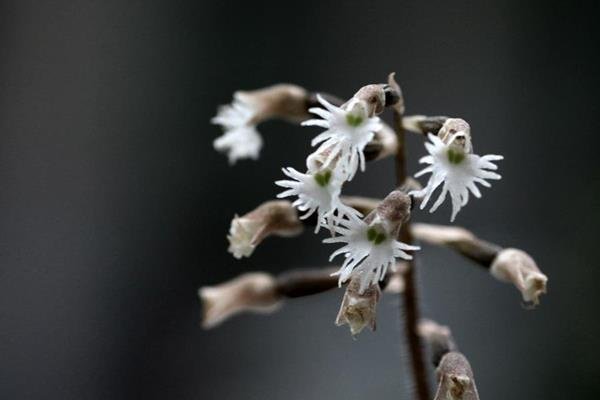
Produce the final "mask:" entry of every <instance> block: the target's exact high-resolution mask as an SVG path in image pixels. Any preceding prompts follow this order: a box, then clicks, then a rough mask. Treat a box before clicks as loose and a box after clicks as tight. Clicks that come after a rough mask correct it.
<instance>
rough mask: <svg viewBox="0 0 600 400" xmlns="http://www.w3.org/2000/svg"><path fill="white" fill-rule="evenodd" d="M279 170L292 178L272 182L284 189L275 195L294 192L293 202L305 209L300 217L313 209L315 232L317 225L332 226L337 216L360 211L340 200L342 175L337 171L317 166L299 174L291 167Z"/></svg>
mask: <svg viewBox="0 0 600 400" xmlns="http://www.w3.org/2000/svg"><path fill="white" fill-rule="evenodd" d="M282 170H283V173H284V174H285V175H286V176H288V177H290V178H292V179H293V180H280V181H277V182H275V184H276V185H278V186H281V187H283V188H286V189H287V190H285V191H283V192H282V193H279V194H278V195H277V197H279V198H284V197H289V196H298V199H297V200H296V201H294V203H293V206H294V207H296V208H297V209H298V210H300V211H302V212H305V213H304V215H302V216H301V217H300V219H306V218H308V217H310V216H311V215H312V214H314V213H315V211H316V212H317V214H318V221H317V226H316V228H315V233H316V232H318V231H319V228H320V227H321V226H327V227H329V229H333V226H334V224H335V223H336V221H337V220H338V219H339V218H342V217H344V216H350V215H354V216H358V215H360V213H359V212H358V211H356V210H355V209H353V208H352V207H349V206H346V205H345V204H343V203H342V201H341V200H340V192H341V190H342V183H343V179H342V178H341V176H340V173H339V171H336V170H333V171H332V170H329V169H325V170H321V171H316V172H313V173H311V172H307V173H306V174H303V173H301V172H298V171H296V170H295V169H294V168H283V169H282Z"/></svg>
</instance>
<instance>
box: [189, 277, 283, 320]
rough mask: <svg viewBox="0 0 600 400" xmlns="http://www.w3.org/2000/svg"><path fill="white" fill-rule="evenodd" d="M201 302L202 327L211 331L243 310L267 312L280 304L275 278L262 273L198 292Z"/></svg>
mask: <svg viewBox="0 0 600 400" xmlns="http://www.w3.org/2000/svg"><path fill="white" fill-rule="evenodd" d="M198 296H199V297H200V301H201V303H202V327H203V328H205V329H210V328H213V327H215V326H217V325H218V324H220V323H221V322H223V321H224V320H226V319H227V318H229V317H231V316H233V315H235V314H238V313H241V312H245V311H253V312H258V313H269V312H272V311H274V310H275V309H277V307H279V305H280V300H281V296H280V295H279V294H278V292H277V284H276V280H275V278H273V277H272V276H271V275H269V274H266V273H261V272H253V273H247V274H243V275H240V276H238V277H237V278H235V279H233V280H231V281H228V282H225V283H222V284H220V285H217V286H205V287H202V288H200V289H199V290H198Z"/></svg>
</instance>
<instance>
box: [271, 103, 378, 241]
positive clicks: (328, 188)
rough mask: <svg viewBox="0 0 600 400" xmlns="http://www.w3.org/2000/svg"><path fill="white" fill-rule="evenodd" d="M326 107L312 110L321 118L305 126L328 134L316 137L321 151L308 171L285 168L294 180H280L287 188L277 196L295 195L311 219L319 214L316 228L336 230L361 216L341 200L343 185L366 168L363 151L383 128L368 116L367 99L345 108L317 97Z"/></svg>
mask: <svg viewBox="0 0 600 400" xmlns="http://www.w3.org/2000/svg"><path fill="white" fill-rule="evenodd" d="M317 99H318V101H319V103H320V104H321V105H322V106H323V108H318V107H313V108H311V109H309V111H310V112H311V113H313V114H315V115H317V116H319V117H321V118H322V119H310V120H308V121H305V122H303V123H302V125H304V126H319V127H322V128H325V131H324V132H323V133H321V134H320V135H318V136H317V137H315V138H314V139H313V141H312V145H313V146H317V145H319V147H318V149H317V150H316V151H315V152H314V153H312V154H311V155H309V156H308V158H307V168H308V170H307V172H306V173H304V174H303V173H301V172H298V171H296V170H295V169H293V168H284V169H283V172H284V174H285V175H286V176H287V177H289V178H291V180H280V181H277V182H276V184H277V185H278V186H281V187H283V188H286V189H287V190H285V191H284V192H282V193H280V194H279V195H278V197H289V196H295V197H297V198H298V199H297V200H296V201H295V202H294V203H293V204H294V206H296V207H298V209H299V210H300V211H302V212H305V214H304V215H303V218H308V217H309V216H310V215H312V214H313V213H314V212H317V214H318V220H317V227H316V229H315V232H318V230H319V227H321V226H327V227H328V228H329V229H330V230H333V228H334V226H335V225H337V223H338V222H339V221H342V220H344V219H353V218H357V217H358V216H360V213H359V212H358V211H356V210H354V209H353V208H351V207H348V206H346V205H344V204H343V203H342V201H341V200H340V194H341V191H342V186H343V184H344V182H346V181H350V180H352V178H353V177H354V175H355V174H356V171H357V170H358V168H359V166H360V168H361V170H364V169H365V158H364V153H363V151H364V148H365V146H366V145H367V144H368V143H369V142H370V141H371V140H372V139H373V137H374V136H375V132H376V131H378V130H379V129H381V123H380V122H379V118H378V117H376V116H369V106H368V105H367V104H366V102H365V101H364V100H361V99H358V98H353V99H351V100H350V101H349V102H348V103H346V104H345V105H344V106H342V107H337V106H335V105H333V104H331V103H329V102H328V101H327V100H325V99H324V98H323V97H321V96H317Z"/></svg>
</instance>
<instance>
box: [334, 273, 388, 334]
mask: <svg viewBox="0 0 600 400" xmlns="http://www.w3.org/2000/svg"><path fill="white" fill-rule="evenodd" d="M359 289H360V279H358V278H356V277H354V278H352V279H351V280H350V283H349V284H348V286H347V287H346V293H344V299H343V300H342V305H341V307H340V311H339V313H338V316H337V318H336V320H335V323H336V325H338V326H341V325H344V324H348V326H349V327H350V333H351V334H352V336H356V335H358V334H359V333H360V332H361V331H362V330H363V329H364V328H365V327H369V328H370V329H371V330H372V331H374V330H375V327H376V318H377V302H379V297H380V296H381V289H380V288H379V285H371V286H369V287H368V288H367V289H366V290H365V291H364V292H363V293H362V294H360V291H359Z"/></svg>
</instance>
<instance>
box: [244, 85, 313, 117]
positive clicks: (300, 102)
mask: <svg viewBox="0 0 600 400" xmlns="http://www.w3.org/2000/svg"><path fill="white" fill-rule="evenodd" d="M308 96H309V95H308V93H307V92H306V90H305V89H304V88H301V87H300V86H296V85H292V84H289V83H280V84H277V85H273V86H269V87H266V88H262V89H257V90H251V91H238V92H236V93H235V94H234V97H235V99H236V100H239V101H241V102H243V103H246V104H249V105H251V106H252V108H253V109H254V110H255V113H254V118H253V120H252V123H254V124H258V123H260V122H263V121H266V120H268V119H270V118H281V119H284V120H287V121H291V122H301V121H303V120H305V119H307V118H308V117H309V114H308V112H307V109H306V102H307V100H308Z"/></svg>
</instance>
